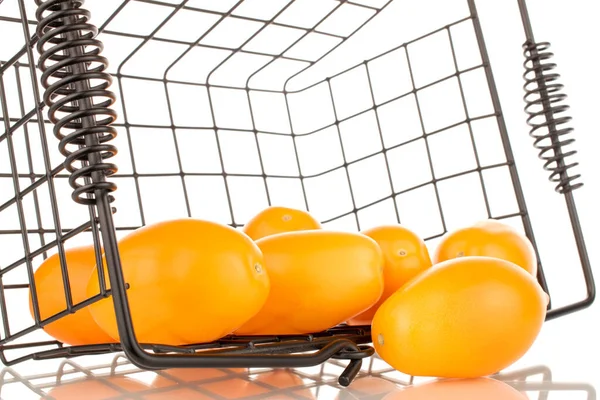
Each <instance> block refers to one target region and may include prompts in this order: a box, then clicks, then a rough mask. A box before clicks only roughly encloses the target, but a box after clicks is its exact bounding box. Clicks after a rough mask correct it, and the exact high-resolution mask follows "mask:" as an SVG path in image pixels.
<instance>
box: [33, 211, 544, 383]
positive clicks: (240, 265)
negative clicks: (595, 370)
mask: <svg viewBox="0 0 600 400" xmlns="http://www.w3.org/2000/svg"><path fill="white" fill-rule="evenodd" d="M118 247H119V253H120V258H121V265H122V269H123V274H124V277H125V280H126V282H127V283H128V284H129V290H128V292H127V295H128V300H129V304H130V309H131V314H132V320H133V325H134V330H135V334H136V337H137V339H138V341H140V342H142V343H154V344H169V345H186V344H194V343H205V342H211V341H214V340H217V339H220V338H222V337H224V336H227V335H230V334H235V335H240V336H253V335H296V334H308V333H315V332H320V331H324V330H327V329H329V328H332V327H335V326H338V325H340V324H348V325H361V326H364V325H372V339H373V344H374V346H375V348H376V350H377V352H378V353H379V355H380V356H381V357H382V358H383V359H384V360H385V361H387V362H388V363H389V364H390V365H392V366H393V367H394V368H396V369H398V370H400V371H402V372H405V373H409V374H412V375H426V376H438V377H473V376H484V375H489V374H492V373H494V372H497V371H499V370H500V369H503V368H505V367H507V366H508V365H510V364H512V363H513V362H514V361H516V360H517V359H518V358H520V357H521V356H522V355H523V354H524V353H525V352H526V351H527V350H528V349H529V347H530V346H531V345H532V343H533V342H534V340H535V338H536V337H537V335H538V333H539V331H540V329H541V325H542V323H543V321H544V318H545V310H546V305H547V302H548V297H547V295H546V294H545V293H544V292H543V291H542V290H541V288H540V286H539V285H538V283H537V281H536V280H535V274H536V272H537V258H536V255H535V251H534V249H533V246H532V245H531V243H530V242H529V241H528V240H527V238H526V237H525V236H524V235H522V234H520V233H519V232H517V231H516V230H515V229H513V228H511V227H509V226H508V225H505V224H503V223H501V222H498V221H494V220H488V221H482V222H479V223H477V224H474V225H472V226H467V227H464V228H463V229H459V230H455V231H453V232H450V233H448V234H446V236H444V237H443V238H442V240H441V242H440V243H439V244H438V246H436V248H435V251H434V252H433V253H432V256H430V252H429V249H428V247H427V245H426V243H425V241H424V240H423V239H422V238H420V237H419V236H418V235H417V234H416V233H415V232H413V231H411V230H410V229H408V228H407V227H405V226H402V225H400V224H389V225H382V226H376V227H372V228H370V229H368V230H364V231H362V232H343V231H334V230H328V229H325V228H323V227H322V226H321V224H320V223H319V221H318V220H316V219H315V218H314V217H313V216H312V215H311V214H309V213H308V212H306V211H303V210H298V209H292V208H287V207H275V206H273V207H269V208H267V209H265V210H262V211H261V212H260V213H258V214H256V215H255V216H254V218H252V219H251V220H250V221H248V223H247V224H246V225H245V226H244V227H243V228H242V229H234V228H232V227H229V226H226V225H222V224H218V223H215V222H210V221H204V220H198V219H193V218H185V219H177V220H170V221H164V222H160V223H156V224H152V225H148V226H145V227H142V228H140V229H138V230H136V231H134V232H132V233H131V234H129V235H127V236H125V237H124V238H122V239H121V240H120V241H119V244H118ZM66 257H67V266H68V272H69V282H70V284H71V290H72V295H73V299H72V300H73V302H74V303H77V302H81V301H83V300H85V299H86V298H90V297H92V296H94V295H97V294H98V293H99V284H98V271H97V269H96V268H95V254H94V250H93V247H91V246H88V247H81V248H75V249H68V250H67V251H66ZM104 268H105V273H107V271H106V265H104ZM35 282H36V288H37V294H38V299H39V305H40V312H41V316H42V318H48V317H50V316H52V315H54V314H56V313H57V312H60V311H62V310H64V309H65V306H66V302H65V298H64V291H63V288H62V286H63V276H62V273H61V269H60V264H59V260H58V256H57V255H54V256H52V257H50V258H48V259H47V260H46V261H45V262H44V263H43V264H42V265H41V266H40V268H39V269H37V271H36V272H35ZM44 329H45V331H46V332H47V333H48V334H50V335H52V336H53V337H55V338H56V339H58V340H60V341H62V342H64V343H67V344H72V345H81V344H93V343H107V342H116V341H118V340H119V333H118V330H117V323H116V318H115V314H114V310H113V304H112V300H111V298H106V299H103V300H100V301H98V302H96V303H94V304H92V305H90V306H88V307H85V308H83V309H81V310H79V311H77V312H75V313H73V314H71V315H69V316H68V317H67V318H62V319H59V320H57V321H55V322H53V323H51V324H49V325H46V326H45V327H44Z"/></svg>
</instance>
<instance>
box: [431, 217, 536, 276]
mask: <svg viewBox="0 0 600 400" xmlns="http://www.w3.org/2000/svg"><path fill="white" fill-rule="evenodd" d="M465 256H487V257H495V258H501V259H503V260H506V261H510V262H512V263H515V264H517V265H518V266H520V267H522V268H523V269H524V270H526V271H527V272H529V273H530V274H531V275H533V276H535V275H536V273H537V257H536V254H535V250H534V248H533V245H532V244H531V242H530V241H529V239H528V238H527V237H526V236H525V235H523V234H522V233H520V232H518V231H517V230H516V229H514V228H513V227H511V226H509V225H507V224H504V223H502V222H500V221H496V220H493V219H490V220H485V221H481V222H478V223H476V224H474V225H472V226H468V227H465V228H462V229H458V230H455V231H453V232H450V233H449V234H447V235H446V236H445V237H444V238H443V239H442V241H441V242H440V244H439V245H438V247H437V248H436V251H435V254H434V257H433V258H434V259H433V262H434V264H436V263H439V262H442V261H446V260H450V259H452V258H456V257H465Z"/></svg>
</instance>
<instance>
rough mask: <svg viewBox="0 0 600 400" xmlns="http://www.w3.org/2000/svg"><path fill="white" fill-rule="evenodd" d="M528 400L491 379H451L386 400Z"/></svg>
mask: <svg viewBox="0 0 600 400" xmlns="http://www.w3.org/2000/svg"><path fill="white" fill-rule="evenodd" d="M483 399H485V400H527V397H526V396H525V395H524V394H522V393H519V392H518V391H516V390H515V389H514V388H512V387H511V386H509V385H507V384H506V383H504V382H500V381H497V380H495V379H490V378H475V379H449V380H440V381H434V382H427V383H424V384H421V385H415V386H410V387H407V388H403V389H399V390H397V391H396V392H394V393H391V394H389V395H388V396H386V397H385V398H384V400H483Z"/></svg>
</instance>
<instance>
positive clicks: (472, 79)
mask: <svg viewBox="0 0 600 400" xmlns="http://www.w3.org/2000/svg"><path fill="white" fill-rule="evenodd" d="M431 1H432V0H427V1H424V2H414V3H419V4H421V3H422V6H419V5H415V7H414V8H411V9H407V10H406V12H404V13H396V12H395V11H394V10H397V9H398V8H397V7H398V4H399V3H401V2H399V1H386V0H354V1H342V0H340V1H333V0H332V1H318V2H315V1H305V0H295V1H273V2H269V4H268V5H267V4H263V5H262V6H261V5H257V3H258V2H255V1H252V0H241V1H237V2H235V1H208V0H203V1H198V0H195V1H194V0H185V1H154V0H139V1H111V2H106V3H105V2H95V3H94V4H90V5H89V7H90V10H89V11H88V9H86V8H85V6H84V4H83V3H84V2H83V0H47V1H41V0H36V1H35V4H34V2H25V1H24V0H4V1H0V29H3V31H2V32H6V33H5V34H6V35H11V36H10V40H9V41H5V42H6V43H4V44H3V45H2V49H0V101H1V106H2V107H1V110H0V111H1V113H0V121H1V122H2V123H3V127H4V130H3V133H2V135H1V136H0V244H1V245H0V246H1V249H2V250H0V316H1V319H2V327H1V328H0V359H1V360H2V362H3V363H4V364H5V365H13V364H16V363H20V362H22V361H26V360H30V359H36V360H44V359H50V358H63V357H65V358H68V357H75V356H81V355H94V354H101V353H109V352H121V351H122V352H124V353H125V355H126V356H127V358H128V359H129V360H131V362H132V363H134V364H135V365H136V366H138V367H141V368H144V369H165V368H183V367H211V368H238V367H273V368H277V367H305V366H314V365H318V364H321V363H323V362H325V361H327V360H328V359H331V358H334V359H340V360H347V366H346V369H345V370H344V372H343V373H342V374H341V375H340V377H339V383H340V384H342V385H345V386H347V385H349V384H350V382H351V381H352V380H353V378H354V377H355V376H356V374H357V373H358V372H359V371H360V369H361V363H362V359H364V358H366V357H369V356H371V355H373V353H374V350H373V348H372V347H371V346H370V345H369V344H370V342H371V337H370V330H369V327H368V326H362V327H347V326H339V327H335V328H333V329H330V330H328V331H327V332H315V333H314V334H312V335H304V336H294V337H252V338H245V337H234V336H231V337H226V338H223V339H221V340H219V341H218V342H215V343H208V344H207V343H203V344H198V345H193V346H181V347H173V346H165V345H161V344H143V343H138V342H137V340H136V339H135V336H134V335H133V329H132V322H131V315H130V311H129V305H128V302H127V282H125V280H124V278H123V274H122V270H121V265H120V260H119V256H118V251H117V241H118V239H119V238H120V237H121V235H124V234H127V233H128V232H131V231H133V230H135V229H137V228H139V227H141V226H144V225H146V224H149V223H152V222H156V221H159V220H161V219H167V218H176V217H188V216H192V217H200V218H209V219H213V220H216V221H219V222H221V223H224V224H228V225H231V226H234V227H241V226H243V225H244V222H246V221H248V219H249V218H250V216H251V215H253V213H256V212H258V211H259V210H260V209H262V208H264V207H266V206H268V205H270V204H278V205H282V204H283V205H288V206H293V207H298V208H302V209H306V210H310V211H311V212H312V213H313V214H314V215H315V216H316V217H317V218H318V219H319V220H320V221H322V223H323V225H324V226H326V227H331V228H336V229H338V228H339V229H350V230H360V229H363V228H364V227H365V226H368V225H373V224H376V223H380V222H381V223H393V222H399V223H403V224H409V225H410V226H411V227H412V228H414V229H415V231H416V232H417V233H419V235H421V237H423V238H424V239H425V240H426V242H427V243H428V244H430V245H433V244H435V243H436V240H439V238H441V237H442V236H443V235H444V234H445V233H447V232H448V231H450V230H451V229H454V228H456V227H458V226H460V225H461V224H464V223H468V222H470V221H474V220H476V219H485V218H494V219H498V220H503V221H506V222H507V223H509V224H511V225H513V226H515V227H517V228H519V229H520V230H521V231H522V232H524V233H525V234H526V235H527V237H528V238H529V239H530V240H531V242H532V243H533V244H534V247H535V248H536V251H538V256H539V257H538V259H539V260H540V262H539V265H538V276H537V278H538V280H539V283H540V284H541V285H542V287H543V288H544V290H545V291H546V292H547V293H549V294H550V296H551V299H552V300H553V302H552V303H551V304H549V306H548V313H547V319H553V318H557V317H560V316H563V315H566V314H569V313H571V312H574V311H578V310H581V309H583V308H586V307H587V306H589V305H590V304H591V303H592V302H593V300H594V296H595V286H594V281H593V277H592V272H591V268H590V263H589V259H588V255H587V252H586V247H585V242H584V238H583V234H582V229H581V226H580V222H579V219H578V215H577V209H576V206H575V200H574V197H573V191H574V190H575V189H578V188H580V187H581V186H582V183H581V179H580V176H579V175H578V174H576V173H574V172H573V171H574V168H575V167H576V166H577V163H575V162H573V161H572V158H573V156H574V155H575V151H573V150H571V149H570V148H569V149H567V148H566V147H567V146H569V145H571V144H572V143H573V142H574V139H573V138H571V137H570V135H571V133H572V129H571V128H569V127H567V124H568V123H569V121H570V118H569V117H566V116H564V112H565V111H566V110H567V108H568V107H567V106H566V105H564V104H563V101H564V100H565V97H566V96H565V95H564V94H563V93H562V85H560V84H559V83H558V82H557V79H558V75H557V74H556V73H555V72H554V68H555V65H554V64H552V63H551V61H550V60H549V59H550V57H551V56H552V53H550V52H549V51H548V47H549V44H548V43H545V42H544V43H539V42H536V41H535V40H534V38H533V33H532V28H531V23H530V22H529V17H528V13H527V8H526V5H525V2H524V0H520V1H518V2H516V4H518V5H519V7H520V12H521V16H522V20H523V26H524V32H525V43H524V46H523V49H524V57H525V63H524V67H525V74H524V79H525V81H524V89H525V97H524V100H525V113H526V117H527V122H528V124H529V125H530V127H531V130H530V135H531V137H532V138H533V139H534V146H535V147H536V149H538V150H539V157H540V158H541V159H542V161H543V167H544V169H545V170H546V171H547V172H548V173H549V174H550V181H551V182H552V184H553V185H554V188H555V192H557V194H554V193H553V196H555V197H557V198H559V197H562V198H564V201H565V209H566V213H565V217H564V218H565V220H566V221H567V222H568V223H569V224H570V226H571V228H572V232H568V236H569V239H570V240H571V241H572V243H573V246H572V247H573V248H574V251H575V252H576V255H575V258H578V259H576V260H572V262H571V264H572V265H568V266H567V268H568V271H570V272H572V273H573V274H575V275H576V276H578V275H581V277H582V282H583V284H582V285H581V286H582V290H581V293H580V294H581V298H580V299H577V300H574V301H571V302H568V303H567V304H564V305H561V306H559V307H556V306H555V305H554V302H555V301H554V300H555V297H554V296H553V290H551V288H549V287H548V283H547V279H546V275H545V271H544V268H543V265H542V262H541V260H542V258H543V257H542V255H543V254H541V252H540V251H539V249H540V247H538V244H537V243H536V240H535V237H534V229H533V226H532V218H531V215H530V213H529V211H528V208H527V202H526V200H525V194H524V192H523V189H522V184H521V182H520V179H519V174H518V173H517V167H516V163H515V160H514V156H513V153H512V149H511V144H510V141H509V135H508V132H507V128H506V124H505V121H504V117H503V113H502V110H501V107H500V100H499V95H498V91H497V87H496V84H495V80H494V76H493V74H492V69H491V65H490V61H489V56H488V52H487V49H486V45H485V42H484V33H483V30H482V26H481V23H480V19H479V17H478V14H477V9H476V5H475V1H474V0H452V1H449V2H442V1H439V2H438V3H442V4H440V7H442V8H440V12H439V13H437V14H439V15H434V14H433V13H431V12H430V11H429V10H430V8H428V7H430V6H431V4H429V3H430V2H431ZM446 3H448V4H449V5H447V7H449V8H448V10H447V11H448V12H444V9H443V7H446ZM450 3H451V4H450ZM455 3H456V4H455ZM92 7H93V8H92ZM419 7H421V8H423V9H422V10H421V9H420V8H419ZM400 14H402V15H400ZM390 15H392V16H393V17H392V19H391V20H390V19H389V18H390V17H389V16H390ZM385 18H388V20H387V21H388V22H389V21H392V22H393V21H400V20H399V19H401V21H404V20H406V21H407V22H410V21H413V22H414V21H421V22H422V23H415V24H414V25H416V26H417V27H416V29H415V30H414V31H413V32H412V33H410V34H409V33H408V32H405V31H402V32H403V34H404V35H408V36H404V37H398V39H399V40H396V39H395V37H394V35H393V34H379V36H375V37H376V38H377V40H374V41H371V42H370V44H372V46H364V43H365V41H366V40H367V39H365V35H368V34H369V32H372V31H373V29H376V28H377V27H378V26H380V25H382V24H384V21H386V19H385ZM92 21H93V23H92ZM134 21H135V23H133V22H134ZM393 25H394V26H400V25H403V24H401V23H397V24H393ZM436 26H439V28H437V29H436ZM425 27H426V28H427V30H424V29H425ZM398 35H400V33H399V34H398ZM400 40H404V41H400ZM8 42H10V43H8ZM388 42H389V43H388ZM361 43H362V48H361ZM365 47H366V48H365ZM379 47H381V49H379ZM5 53H6V54H5ZM340 71H341V72H340ZM482 132H485V135H484V136H482V135H483V133H482ZM51 133H52V134H51ZM449 147H450V148H451V149H452V151H451V152H448V151H447V150H448V148H449ZM117 149H118V150H119V152H117ZM448 153H450V154H448ZM117 167H118V168H117ZM409 171H410V174H408V173H407V172H409ZM117 187H118V189H117ZM499 191H501V192H504V193H505V194H506V193H508V195H507V196H508V197H507V198H504V199H501V200H499V199H498V197H497V193H498V192H499ZM456 193H463V194H461V195H459V196H457V195H456ZM156 199H160V200H159V201H157V200H156ZM465 199H468V201H467V200H465ZM453 200H454V201H453ZM457 204H458V205H457ZM412 221H415V222H414V223H413V222H412ZM82 243H90V244H91V243H94V245H95V248H96V249H100V248H102V249H104V253H105V256H106V260H107V265H108V279H109V280H110V287H111V288H113V290H112V291H110V290H106V286H107V285H106V282H105V281H104V280H102V282H101V287H102V288H103V289H102V290H101V293H100V295H98V296H96V297H94V298H90V299H86V300H85V301H83V302H79V303H77V304H72V302H71V304H68V305H66V307H65V309H64V310H63V311H62V312H60V313H58V314H56V315H53V316H52V317H50V318H45V319H42V318H40V317H39V312H38V313H37V316H36V317H34V318H31V317H30V316H29V315H30V314H29V309H28V307H29V305H28V296H29V292H30V289H32V293H33V294H34V295H33V296H32V297H33V306H34V309H37V310H38V311H39V304H37V303H38V299H37V295H35V293H36V292H35V288H34V287H33V285H32V284H31V283H32V282H33V273H34V271H35V269H36V267H37V266H39V265H40V263H41V262H42V261H43V260H45V259H46V258H47V257H48V256H49V255H51V254H54V253H59V254H60V255H61V258H62V259H63V260H64V253H65V249H68V248H69V247H71V246H75V245H78V244H82ZM97 259H100V255H99V252H97ZM576 265H579V266H576ZM61 269H62V271H63V276H65V275H67V274H66V271H67V266H66V265H65V263H64V262H63V263H61ZM546 272H547V271H546ZM101 275H102V274H101ZM103 278H104V277H103ZM64 288H65V298H66V299H70V298H71V297H72V296H71V293H70V292H71V290H70V286H69V284H68V283H67V282H65V285H64ZM109 296H110V297H111V298H112V299H113V302H114V306H115V311H116V315H117V321H118V327H119V334H120V337H121V343H119V344H98V345H90V346H74V347H67V346H65V345H63V344H62V343H60V342H57V341H53V340H49V339H48V336H47V335H45V332H43V330H42V327H44V326H45V325H47V324H49V323H51V322H54V321H56V320H58V319H60V318H64V317H65V316H67V315H69V314H70V313H73V312H75V311H77V310H80V309H82V308H83V307H86V306H88V305H90V304H92V303H94V302H96V301H98V300H100V299H102V298H105V297H109Z"/></svg>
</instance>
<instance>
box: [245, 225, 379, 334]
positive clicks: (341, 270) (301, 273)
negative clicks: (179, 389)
mask: <svg viewBox="0 0 600 400" xmlns="http://www.w3.org/2000/svg"><path fill="white" fill-rule="evenodd" d="M256 243H257V244H258V246H259V247H260V249H261V250H262V252H263V255H264V257H265V265H266V267H267V271H268V273H269V279H270V281H271V291H270V293H269V297H268V299H267V302H266V304H265V306H264V307H263V309H261V311H260V312H259V313H258V314H257V315H256V316H255V317H254V318H252V319H251V320H250V321H249V322H247V323H246V324H244V325H243V326H242V327H241V328H240V329H238V330H237V331H236V334H239V335H256V334H265V335H276V334H305V333H314V332H320V331H323V330H326V329H329V328H331V327H333V326H336V325H338V324H340V323H342V322H344V321H346V320H348V319H349V318H352V317H354V316H355V315H357V314H358V313H361V312H363V311H364V310H366V309H368V308H369V307H371V306H372V305H373V304H374V303H375V302H376V301H377V300H379V297H380V296H381V294H382V292H383V273H382V268H383V257H382V255H381V250H380V249H379V246H378V245H377V243H376V242H375V241H374V240H373V239H371V238H369V237H368V236H365V235H362V234H358V233H350V232H333V231H326V230H313V231H301V232H287V233H280V234H278V235H273V236H268V237H265V238H262V239H260V240H258V241H257V242H256Z"/></svg>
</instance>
